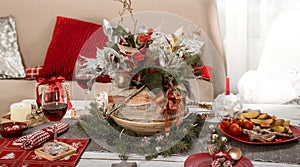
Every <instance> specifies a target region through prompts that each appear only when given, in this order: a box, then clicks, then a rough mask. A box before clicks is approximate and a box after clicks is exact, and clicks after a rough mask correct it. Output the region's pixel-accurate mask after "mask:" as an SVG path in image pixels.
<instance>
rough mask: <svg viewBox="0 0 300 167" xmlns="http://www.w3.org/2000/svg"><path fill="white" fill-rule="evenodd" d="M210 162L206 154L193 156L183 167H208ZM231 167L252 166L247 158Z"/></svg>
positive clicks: (210, 158)
mask: <svg viewBox="0 0 300 167" xmlns="http://www.w3.org/2000/svg"><path fill="white" fill-rule="evenodd" d="M212 160H213V159H212V156H210V155H209V154H208V153H198V154H193V155H191V156H189V157H188V158H187V159H186V160H185V161H184V167H202V166H203V167H205V166H210V165H211V162H212ZM233 166H236V167H237V166H238V167H252V166H253V165H252V163H251V161H250V160H249V159H248V158H246V157H242V158H241V159H240V160H239V161H237V162H235V163H234V165H233Z"/></svg>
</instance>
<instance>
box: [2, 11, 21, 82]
mask: <svg viewBox="0 0 300 167" xmlns="http://www.w3.org/2000/svg"><path fill="white" fill-rule="evenodd" d="M0 62H1V66H0V78H24V77H25V70H24V66H23V62H22V58H21V54H20V51H19V46H18V41H17V32H16V25H15V18H14V17H13V16H11V15H10V16H5V17H0Z"/></svg>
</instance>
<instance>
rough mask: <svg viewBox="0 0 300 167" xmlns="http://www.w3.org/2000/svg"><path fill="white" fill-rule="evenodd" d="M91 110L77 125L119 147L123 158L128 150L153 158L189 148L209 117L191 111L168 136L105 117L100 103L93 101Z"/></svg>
mask: <svg viewBox="0 0 300 167" xmlns="http://www.w3.org/2000/svg"><path fill="white" fill-rule="evenodd" d="M89 112H90V114H86V115H82V116H80V120H79V122H80V124H78V126H80V128H81V129H84V130H85V131H86V133H87V134H89V135H90V136H91V137H93V138H94V139H101V140H105V141H106V143H107V144H108V145H109V146H112V147H114V148H116V150H117V152H118V153H119V154H120V158H121V159H126V157H127V156H126V155H127V154H129V153H136V154H139V155H142V156H145V159H147V160H151V159H153V158H157V157H158V156H159V155H160V156H162V157H168V156H170V155H171V154H179V153H185V152H188V151H189V150H190V149H191V148H192V143H193V141H194V139H197V138H198V136H199V134H200V132H201V130H202V127H203V125H204V121H205V118H206V115H200V114H196V113H190V114H189V115H188V116H187V117H186V118H185V121H184V123H183V124H182V125H181V126H180V127H176V126H175V125H172V126H171V133H170V136H169V137H166V136H165V133H164V132H161V133H158V134H155V135H153V136H146V135H141V134H137V133H135V132H133V131H131V130H128V129H124V128H123V127H121V126H119V125H118V124H116V123H115V122H114V121H113V120H112V119H111V118H106V117H105V116H104V112H103V108H98V106H97V103H91V104H90V109H89Z"/></svg>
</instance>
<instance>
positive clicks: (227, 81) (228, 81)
mask: <svg viewBox="0 0 300 167" xmlns="http://www.w3.org/2000/svg"><path fill="white" fill-rule="evenodd" d="M225 86H226V89H225V94H226V95H229V94H230V79H229V77H228V76H227V77H226V83H225Z"/></svg>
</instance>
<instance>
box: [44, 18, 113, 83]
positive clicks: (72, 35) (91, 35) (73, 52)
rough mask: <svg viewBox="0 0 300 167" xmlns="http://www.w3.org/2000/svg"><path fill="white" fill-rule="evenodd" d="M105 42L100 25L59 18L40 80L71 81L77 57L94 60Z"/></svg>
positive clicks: (105, 38)
mask: <svg viewBox="0 0 300 167" xmlns="http://www.w3.org/2000/svg"><path fill="white" fill-rule="evenodd" d="M106 41H107V37H106V36H105V34H104V33H103V31H102V26H101V25H97V24H94V23H89V22H84V21H80V20H76V19H72V18H66V17H62V16H58V17H57V18H56V24H55V27H54V32H53V35H52V40H51V43H50V45H49V47H48V50H47V53H46V57H45V61H44V65H43V66H44V67H43V70H42V71H41V72H40V74H39V77H40V78H51V77H52V76H55V77H58V76H63V77H65V78H66V80H73V71H74V66H75V63H76V60H77V57H78V55H79V54H80V55H83V56H86V57H95V56H96V47H98V48H102V47H103V46H104V45H105V42H106Z"/></svg>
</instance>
